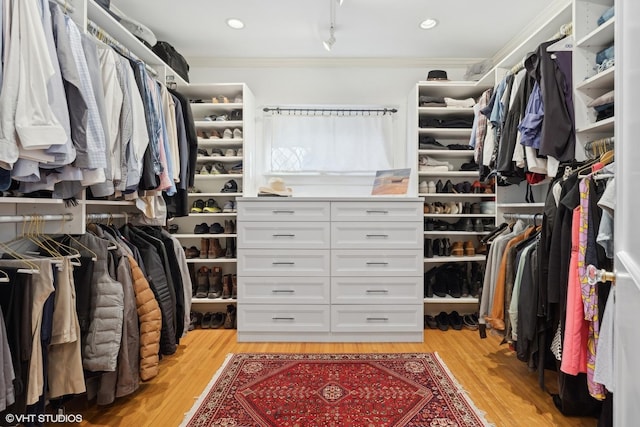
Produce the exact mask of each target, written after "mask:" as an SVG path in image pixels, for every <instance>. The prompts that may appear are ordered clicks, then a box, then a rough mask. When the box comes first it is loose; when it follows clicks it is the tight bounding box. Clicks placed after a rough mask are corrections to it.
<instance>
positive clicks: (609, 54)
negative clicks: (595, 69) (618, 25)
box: [596, 45, 615, 65]
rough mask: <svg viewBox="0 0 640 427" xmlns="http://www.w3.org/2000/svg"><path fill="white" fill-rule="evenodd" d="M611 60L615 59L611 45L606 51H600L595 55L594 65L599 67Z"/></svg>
mask: <svg viewBox="0 0 640 427" xmlns="http://www.w3.org/2000/svg"><path fill="white" fill-rule="evenodd" d="M613 58H615V48H614V46H613V45H611V46H609V47H608V48H606V49H602V50H601V51H600V52H598V53H597V54H596V64H598V65H600V64H602V63H603V62H604V61H606V60H607V59H613Z"/></svg>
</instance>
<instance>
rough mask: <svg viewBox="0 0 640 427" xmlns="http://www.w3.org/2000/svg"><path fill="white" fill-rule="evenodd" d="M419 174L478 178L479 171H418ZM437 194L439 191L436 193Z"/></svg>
mask: <svg viewBox="0 0 640 427" xmlns="http://www.w3.org/2000/svg"><path fill="white" fill-rule="evenodd" d="M418 176H434V177H438V176H439V177H443V178H444V177H452V178H477V177H478V171H447V172H445V171H433V172H430V171H418ZM436 194H437V193H436Z"/></svg>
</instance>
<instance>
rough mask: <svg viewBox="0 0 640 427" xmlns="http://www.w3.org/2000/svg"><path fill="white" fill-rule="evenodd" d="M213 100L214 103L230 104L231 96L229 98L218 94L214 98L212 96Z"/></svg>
mask: <svg viewBox="0 0 640 427" xmlns="http://www.w3.org/2000/svg"><path fill="white" fill-rule="evenodd" d="M211 102H212V103H213V104H228V103H229V98H227V97H226V96H224V95H218V96H214V97H213V98H211Z"/></svg>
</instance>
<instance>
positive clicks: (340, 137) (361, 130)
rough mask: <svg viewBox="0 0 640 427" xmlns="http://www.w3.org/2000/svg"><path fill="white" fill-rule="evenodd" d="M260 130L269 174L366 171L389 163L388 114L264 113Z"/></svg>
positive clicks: (390, 134) (390, 120) (390, 130)
mask: <svg viewBox="0 0 640 427" xmlns="http://www.w3.org/2000/svg"><path fill="white" fill-rule="evenodd" d="M264 133H265V135H264V136H265V138H264V141H265V142H266V143H267V147H266V148H267V155H269V154H270V157H271V158H270V159H267V160H268V162H269V164H268V168H269V169H270V171H271V172H280V173H282V172H289V173H295V172H300V173H305V172H307V173H310V172H327V173H349V172H371V171H377V170H383V169H391V168H392V165H393V155H392V153H393V151H392V147H393V143H392V142H393V141H392V138H393V117H392V115H391V114H390V113H386V114H382V113H378V112H371V113H367V112H352V111H344V112H340V111H337V112H336V111H331V112H297V111H292V112H280V113H275V114H270V115H266V117H265V127H264ZM269 147H270V148H269Z"/></svg>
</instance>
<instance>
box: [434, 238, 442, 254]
mask: <svg viewBox="0 0 640 427" xmlns="http://www.w3.org/2000/svg"><path fill="white" fill-rule="evenodd" d="M442 249H443V248H442V240H440V239H433V255H435V256H442V255H443V254H444V251H443V250H442Z"/></svg>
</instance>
